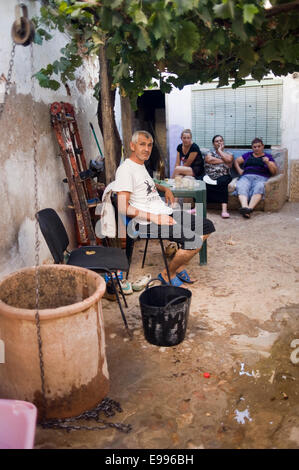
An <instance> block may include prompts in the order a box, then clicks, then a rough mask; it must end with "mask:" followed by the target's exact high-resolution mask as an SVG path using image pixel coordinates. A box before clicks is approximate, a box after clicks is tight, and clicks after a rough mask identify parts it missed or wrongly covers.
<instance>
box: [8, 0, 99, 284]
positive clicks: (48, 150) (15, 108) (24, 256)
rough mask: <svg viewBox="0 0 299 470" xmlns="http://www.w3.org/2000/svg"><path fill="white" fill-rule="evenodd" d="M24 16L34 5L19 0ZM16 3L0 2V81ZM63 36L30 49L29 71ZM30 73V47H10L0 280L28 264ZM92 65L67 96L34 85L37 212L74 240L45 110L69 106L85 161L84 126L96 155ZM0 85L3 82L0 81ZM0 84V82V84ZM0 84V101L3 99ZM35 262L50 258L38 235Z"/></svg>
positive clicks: (91, 154)
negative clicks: (48, 214) (50, 215)
mask: <svg viewBox="0 0 299 470" xmlns="http://www.w3.org/2000/svg"><path fill="white" fill-rule="evenodd" d="M24 3H25V4H26V5H27V7H28V10H29V17H31V16H33V15H36V14H37V13H38V9H39V6H40V3H39V2H33V1H30V0H25V2H24ZM16 4H17V0H10V1H7V0H0V77H1V75H2V74H3V76H4V77H5V78H6V77H7V72H8V66H9V60H10V51H11V48H12V39H11V35H10V31H11V26H12V23H13V21H14V19H15V17H14V15H15V5H16ZM65 42H66V37H65V36H64V35H63V34H60V33H55V38H54V39H52V40H51V41H48V42H44V44H43V46H38V45H34V46H33V56H34V72H36V71H38V70H40V68H41V67H43V66H46V65H47V64H48V63H50V62H53V61H54V60H55V59H57V58H59V56H60V54H59V50H60V49H61V47H63V46H64V44H65ZM31 76H32V72H31V48H30V46H28V47H23V46H16V53H15V58H14V67H13V73H12V87H11V90H10V94H9V98H8V100H7V103H6V106H5V110H4V114H3V116H2V119H1V120H0V135H1V139H0V175H1V177H0V178H1V179H0V205H1V218H0V232H1V242H0V276H1V275H4V274H7V273H10V272H13V271H16V270H18V269H19V268H22V267H24V266H30V265H34V262H35V261H34V254H35V252H34V230H35V217H34V212H35V211H34V190H33V187H34V185H33V182H34V178H33V177H34V167H33V150H32V145H33V141H32V94H31V91H32V79H31ZM97 77H98V70H97V67H96V66H95V65H94V64H93V63H92V61H88V62H86V63H85V64H84V66H83V67H81V70H80V71H78V73H77V80H76V81H75V82H73V83H69V87H70V91H71V96H67V93H66V89H65V87H64V86H61V88H60V89H59V90H58V91H56V92H54V91H51V90H47V89H44V88H40V87H39V85H38V83H37V81H35V82H34V83H35V86H34V97H33V100H34V105H35V110H36V128H37V133H38V143H37V159H38V189H39V208H40V209H43V208H45V207H53V208H54V209H55V210H57V211H58V213H59V215H60V216H61V217H62V219H63V222H64V223H65V225H66V228H67V230H68V233H69V235H70V238H71V241H74V223H73V213H72V211H71V210H69V209H67V204H68V200H69V199H68V186H67V185H66V184H64V183H63V182H62V180H63V178H65V172H64V168H63V164H62V160H61V157H60V156H59V148H58V145H57V143H56V140H55V138H54V135H53V131H52V128H51V124H50V115H49V108H50V104H51V103H53V102H54V101H65V102H70V103H71V104H73V105H74V106H75V110H76V113H77V114H76V116H77V122H78V126H79V130H80V135H81V139H82V142H83V148H84V153H85V157H86V160H87V163H88V162H89V160H90V159H94V158H96V157H97V156H98V154H99V151H98V149H97V146H96V143H95V140H94V138H93V135H92V132H91V129H90V126H89V122H92V123H93V125H94V129H95V131H96V134H97V137H98V140H99V141H100V145H101V148H102V151H103V152H104V146H103V140H102V136H101V133H100V130H99V127H98V123H97V118H96V113H97V101H96V100H95V98H94V97H93V86H94V84H95V83H96V81H97ZM2 82H3V80H2ZM0 83H1V80H0ZM1 92H3V85H2V86H1V85H0V102H2V99H3V93H1ZM40 240H41V250H40V261H41V262H43V261H45V260H46V259H51V256H50V253H49V251H48V248H47V246H46V244H45V242H44V240H43V238H42V235H41V234H40Z"/></svg>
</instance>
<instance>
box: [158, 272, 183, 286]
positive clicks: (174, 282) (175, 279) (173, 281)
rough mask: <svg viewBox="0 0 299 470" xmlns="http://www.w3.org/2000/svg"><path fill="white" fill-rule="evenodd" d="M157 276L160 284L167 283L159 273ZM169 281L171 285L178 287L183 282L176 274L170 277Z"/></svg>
mask: <svg viewBox="0 0 299 470" xmlns="http://www.w3.org/2000/svg"><path fill="white" fill-rule="evenodd" d="M157 278H158V279H160V281H161V282H162V284H164V285H167V284H169V282H166V281H165V279H164V278H163V276H162V274H161V273H160V274H158V276H157ZM170 283H171V285H172V286H175V287H180V286H181V285H182V284H183V282H182V281H181V280H180V279H179V278H178V277H177V276H175V277H173V278H172V279H171V281H170Z"/></svg>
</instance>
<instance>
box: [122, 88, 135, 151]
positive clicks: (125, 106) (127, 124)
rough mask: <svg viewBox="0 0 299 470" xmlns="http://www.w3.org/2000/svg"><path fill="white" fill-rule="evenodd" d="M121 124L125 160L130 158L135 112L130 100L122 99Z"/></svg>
mask: <svg viewBox="0 0 299 470" xmlns="http://www.w3.org/2000/svg"><path fill="white" fill-rule="evenodd" d="M121 124H122V134H123V145H124V154H125V158H127V157H129V156H130V153H131V150H130V142H131V137H132V134H133V111H132V107H131V103H130V99H129V98H128V97H127V96H126V97H125V98H124V97H121Z"/></svg>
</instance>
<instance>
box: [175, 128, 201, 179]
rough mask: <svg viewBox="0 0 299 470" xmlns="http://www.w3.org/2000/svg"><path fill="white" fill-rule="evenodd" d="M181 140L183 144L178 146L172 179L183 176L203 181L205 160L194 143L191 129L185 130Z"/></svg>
mask: <svg viewBox="0 0 299 470" xmlns="http://www.w3.org/2000/svg"><path fill="white" fill-rule="evenodd" d="M181 140H182V143H181V144H179V145H178V146H177V156H176V161H175V168H174V172H173V174H172V178H175V177H176V176H178V175H182V176H194V178H196V179H202V177H203V175H204V160H203V157H202V154H201V151H200V148H199V147H198V145H197V144H195V143H194V142H192V132H191V130H190V129H184V130H183V132H182V133H181Z"/></svg>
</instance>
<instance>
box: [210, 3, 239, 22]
mask: <svg viewBox="0 0 299 470" xmlns="http://www.w3.org/2000/svg"><path fill="white" fill-rule="evenodd" d="M213 10H214V13H215V16H216V17H218V18H223V19H225V18H234V17H235V10H234V2H233V1H232V0H227V1H225V2H222V3H220V4H219V5H214V6H213Z"/></svg>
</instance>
